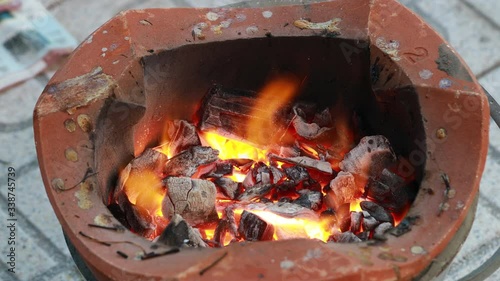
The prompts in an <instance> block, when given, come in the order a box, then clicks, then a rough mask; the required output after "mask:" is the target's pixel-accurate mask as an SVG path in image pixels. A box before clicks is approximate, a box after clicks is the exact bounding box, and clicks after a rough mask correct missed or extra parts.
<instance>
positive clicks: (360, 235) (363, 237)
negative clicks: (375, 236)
mask: <svg viewBox="0 0 500 281" xmlns="http://www.w3.org/2000/svg"><path fill="white" fill-rule="evenodd" d="M356 236H358V238H359V239H361V241H366V240H368V238H370V231H363V232H360V233H358V234H356Z"/></svg>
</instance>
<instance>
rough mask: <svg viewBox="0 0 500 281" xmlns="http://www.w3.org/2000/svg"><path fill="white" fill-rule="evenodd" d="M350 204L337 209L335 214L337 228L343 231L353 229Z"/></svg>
mask: <svg viewBox="0 0 500 281" xmlns="http://www.w3.org/2000/svg"><path fill="white" fill-rule="evenodd" d="M350 207H351V206H350V204H349V203H347V204H343V205H341V206H340V207H339V208H337V210H336V212H335V214H336V216H337V226H338V228H339V229H340V230H341V231H348V230H349V228H350V227H351V211H350Z"/></svg>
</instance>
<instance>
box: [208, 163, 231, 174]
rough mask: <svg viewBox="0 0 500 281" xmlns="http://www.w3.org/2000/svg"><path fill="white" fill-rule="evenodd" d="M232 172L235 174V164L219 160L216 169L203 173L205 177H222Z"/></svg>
mask: <svg viewBox="0 0 500 281" xmlns="http://www.w3.org/2000/svg"><path fill="white" fill-rule="evenodd" d="M231 174H233V165H232V164H231V163H229V162H217V163H216V164H215V169H213V170H212V171H210V172H209V173H208V174H205V175H203V178H221V177H223V176H227V175H231Z"/></svg>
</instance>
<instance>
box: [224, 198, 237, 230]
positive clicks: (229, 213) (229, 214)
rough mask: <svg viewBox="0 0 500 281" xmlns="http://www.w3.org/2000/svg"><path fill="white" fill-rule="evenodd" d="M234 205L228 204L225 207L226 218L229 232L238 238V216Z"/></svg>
mask: <svg viewBox="0 0 500 281" xmlns="http://www.w3.org/2000/svg"><path fill="white" fill-rule="evenodd" d="M234 208H235V206H234V205H231V206H228V207H226V208H225V209H224V213H223V216H224V219H226V220H227V222H228V229H229V233H231V235H232V236H233V238H238V237H239V233H238V226H237V225H236V217H235V215H234Z"/></svg>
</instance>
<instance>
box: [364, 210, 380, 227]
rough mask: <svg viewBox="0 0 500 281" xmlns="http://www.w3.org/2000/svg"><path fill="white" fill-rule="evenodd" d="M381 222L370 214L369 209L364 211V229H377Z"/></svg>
mask: <svg viewBox="0 0 500 281" xmlns="http://www.w3.org/2000/svg"><path fill="white" fill-rule="evenodd" d="M379 224H380V222H379V221H378V220H376V219H375V218H374V217H372V216H371V215H370V213H368V212H367V211H363V229H364V230H367V231H370V230H373V229H375V227H377V225H379Z"/></svg>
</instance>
